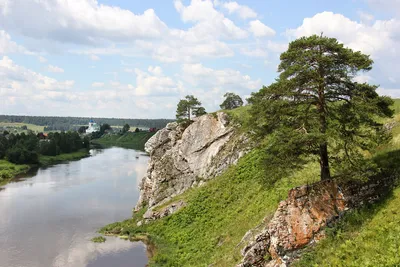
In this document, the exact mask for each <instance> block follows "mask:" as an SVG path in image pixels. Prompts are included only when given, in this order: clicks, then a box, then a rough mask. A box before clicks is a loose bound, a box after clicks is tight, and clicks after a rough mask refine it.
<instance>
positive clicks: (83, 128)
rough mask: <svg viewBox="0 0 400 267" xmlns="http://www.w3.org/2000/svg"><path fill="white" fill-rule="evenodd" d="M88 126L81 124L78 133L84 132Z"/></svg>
mask: <svg viewBox="0 0 400 267" xmlns="http://www.w3.org/2000/svg"><path fill="white" fill-rule="evenodd" d="M87 128H89V127H88V126H81V127H79V128H78V133H80V134H83V133H85V132H86V129H87Z"/></svg>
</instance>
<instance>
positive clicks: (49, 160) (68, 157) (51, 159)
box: [39, 149, 90, 166]
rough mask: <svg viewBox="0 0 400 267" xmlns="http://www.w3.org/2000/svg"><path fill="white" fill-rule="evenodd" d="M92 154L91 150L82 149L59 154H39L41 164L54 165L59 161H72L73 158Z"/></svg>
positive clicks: (77, 158) (76, 158)
mask: <svg viewBox="0 0 400 267" xmlns="http://www.w3.org/2000/svg"><path fill="white" fill-rule="evenodd" d="M89 155H90V153H89V150H87V149H81V150H79V151H76V152H72V153H66V154H60V155H57V156H44V155H40V156H39V165H40V166H49V165H54V164H57V163H61V162H65V161H72V160H79V159H82V158H86V157H88V156H89Z"/></svg>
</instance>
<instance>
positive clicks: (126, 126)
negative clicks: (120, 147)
mask: <svg viewBox="0 0 400 267" xmlns="http://www.w3.org/2000/svg"><path fill="white" fill-rule="evenodd" d="M130 128H131V127H130V126H129V124H127V123H126V124H125V125H124V127H122V133H126V132H128V131H129V129H130Z"/></svg>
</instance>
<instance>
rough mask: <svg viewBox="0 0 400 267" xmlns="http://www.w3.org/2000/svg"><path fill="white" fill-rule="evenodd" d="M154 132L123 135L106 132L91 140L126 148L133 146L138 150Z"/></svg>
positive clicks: (142, 148) (141, 148) (96, 142)
mask: <svg viewBox="0 0 400 267" xmlns="http://www.w3.org/2000/svg"><path fill="white" fill-rule="evenodd" d="M154 134H155V133H149V132H138V133H132V132H128V133H125V134H124V135H122V136H121V135H118V134H107V135H104V136H102V137H101V138H99V139H95V140H93V141H92V142H93V143H95V144H100V145H104V146H121V147H126V148H133V149H138V150H144V144H145V143H146V142H147V140H149V139H150V137H152V136H153V135H154Z"/></svg>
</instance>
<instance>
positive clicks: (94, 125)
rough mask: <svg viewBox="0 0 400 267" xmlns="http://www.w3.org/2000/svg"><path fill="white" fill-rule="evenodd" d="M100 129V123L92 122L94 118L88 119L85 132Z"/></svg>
mask: <svg viewBox="0 0 400 267" xmlns="http://www.w3.org/2000/svg"><path fill="white" fill-rule="evenodd" d="M99 131H100V125H98V124H97V123H95V122H94V120H90V121H89V128H87V129H86V133H94V132H99Z"/></svg>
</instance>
